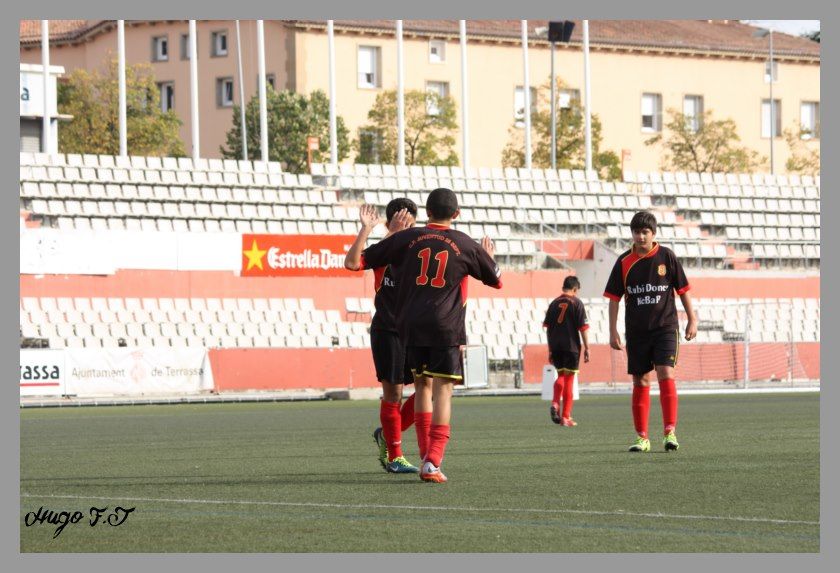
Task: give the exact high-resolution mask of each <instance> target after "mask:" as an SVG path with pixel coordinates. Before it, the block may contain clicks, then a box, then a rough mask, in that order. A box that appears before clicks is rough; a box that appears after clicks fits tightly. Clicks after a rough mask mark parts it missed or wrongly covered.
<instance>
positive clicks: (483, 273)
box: [469, 237, 502, 288]
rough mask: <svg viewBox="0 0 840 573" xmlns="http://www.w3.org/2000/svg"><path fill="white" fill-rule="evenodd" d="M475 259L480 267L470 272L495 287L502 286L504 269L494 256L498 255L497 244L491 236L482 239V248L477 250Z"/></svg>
mask: <svg viewBox="0 0 840 573" xmlns="http://www.w3.org/2000/svg"><path fill="white" fill-rule="evenodd" d="M475 254H476V256H475V259H474V260H475V261H476V262H477V264H478V265H477V266H478V268H477V269H475V268H473V269H470V270H469V273H470V274H471V275H472V276H473V277H474V278H477V279H478V280H480V281H481V282H483V283H484V284H486V285H487V286H490V287H493V288H502V271H500V270H499V265H497V264H496V260H495V259H494V258H493V257H494V256H495V255H496V246H495V245H494V244H493V240H492V239H490V237H484V238H483V239H481V248H480V249H476V251H475Z"/></svg>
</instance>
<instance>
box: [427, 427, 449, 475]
mask: <svg viewBox="0 0 840 573" xmlns="http://www.w3.org/2000/svg"><path fill="white" fill-rule="evenodd" d="M448 443H449V425H448V424H447V425H434V426H432V427H431V428H430V429H429V451H428V453H427V454H426V461H428V462H432V463H433V464H434V465H436V466H438V467H440V462H441V460H442V459H443V452H444V451H445V450H446V444H448Z"/></svg>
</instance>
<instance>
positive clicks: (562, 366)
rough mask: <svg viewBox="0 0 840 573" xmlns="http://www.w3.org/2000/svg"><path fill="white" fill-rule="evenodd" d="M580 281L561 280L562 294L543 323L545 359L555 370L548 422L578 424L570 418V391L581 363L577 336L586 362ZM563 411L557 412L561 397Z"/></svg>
mask: <svg viewBox="0 0 840 573" xmlns="http://www.w3.org/2000/svg"><path fill="white" fill-rule="evenodd" d="M579 290H580V280H579V279H578V278H577V277H573V276H568V277H566V278H565V279H564V280H563V294H561V295H560V296H558V297H557V298H555V299H554V300H553V301H551V304H549V305H548V310H547V311H546V313H545V320H543V326H544V327H545V328H546V333H547V335H548V359H549V360H550V361H551V363H552V364H553V365H554V367H555V368H556V369H557V380H555V381H554V397H553V398H552V400H551V409H550V410H549V413H550V414H551V421H552V422H554V423H555V424H560V425H561V426H569V427H571V426H577V422H575V421H574V420H573V419H572V390H573V389H574V382H575V374H577V372H578V365H579V363H580V339H581V337H583V361H584V362H589V334H588V333H587V330H589V321H588V320H587V318H586V309H585V308H584V305H583V302H582V301H581V300H580V299H579V298H578V297H577V293H578V291H579ZM561 395H562V396H563V414H562V416H561V415H560V396H561Z"/></svg>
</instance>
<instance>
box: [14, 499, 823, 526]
mask: <svg viewBox="0 0 840 573" xmlns="http://www.w3.org/2000/svg"><path fill="white" fill-rule="evenodd" d="M20 496H21V497H28V498H35V499H77V500H80V499H99V500H105V501H115V502H120V501H123V502H124V501H137V502H150V503H183V504H204V505H257V506H269V507H326V508H332V509H389V510H393V509H400V510H422V511H464V512H476V513H478V512H485V513H542V514H575V515H601V516H619V517H650V518H666V519H686V520H695V521H736V522H747V523H773V524H778V525H819V524H820V522H819V521H800V520H790V519H771V518H767V517H739V516H732V515H679V514H668V513H636V512H632V511H622V510H615V511H595V510H585V509H525V508H503V507H501V508H492V507H446V506H433V505H425V506H424V505H380V504H344V503H304V502H287V501H250V500H221V499H218V500H217V499H170V498H153V497H102V496H95V495H36V494H30V493H22V494H20Z"/></svg>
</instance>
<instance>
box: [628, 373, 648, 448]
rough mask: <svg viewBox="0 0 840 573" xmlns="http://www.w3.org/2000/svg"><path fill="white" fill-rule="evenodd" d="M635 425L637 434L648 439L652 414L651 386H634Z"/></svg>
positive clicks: (632, 403)
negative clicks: (649, 419)
mask: <svg viewBox="0 0 840 573" xmlns="http://www.w3.org/2000/svg"><path fill="white" fill-rule="evenodd" d="M631 406H632V409H633V425H634V426H636V433H637V434H639V435H640V436H642V437H643V438H647V437H648V414H649V413H650V386H635V385H634V386H633V400H632V402H631Z"/></svg>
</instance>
